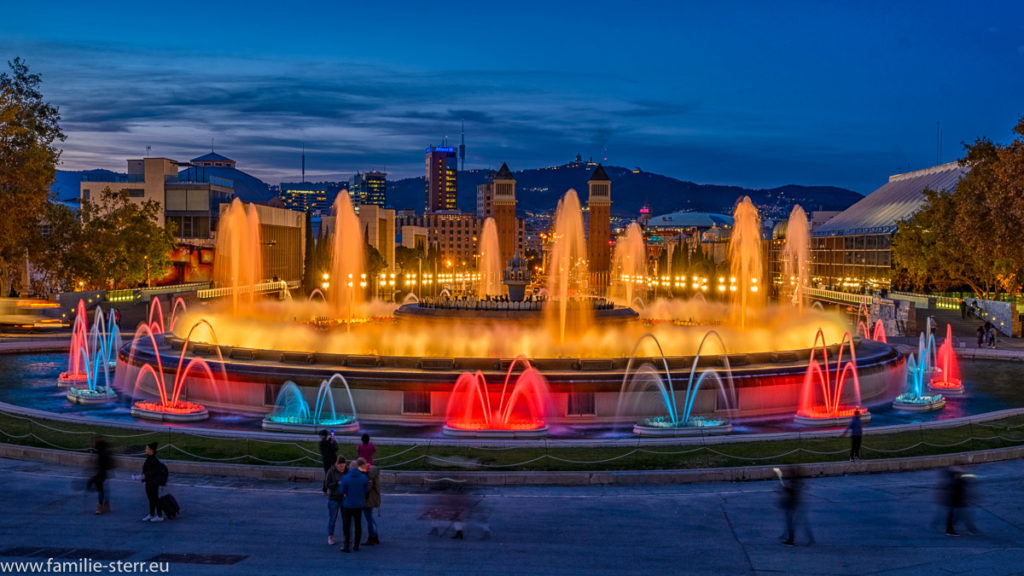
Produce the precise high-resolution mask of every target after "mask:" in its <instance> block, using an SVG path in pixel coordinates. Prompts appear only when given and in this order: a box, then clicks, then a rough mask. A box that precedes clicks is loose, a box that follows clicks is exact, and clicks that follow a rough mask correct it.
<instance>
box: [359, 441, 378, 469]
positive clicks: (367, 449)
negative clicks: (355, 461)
mask: <svg viewBox="0 0 1024 576" xmlns="http://www.w3.org/2000/svg"><path fill="white" fill-rule="evenodd" d="M360 440H361V441H362V444H360V445H359V447H358V448H356V454H357V455H358V456H359V457H360V458H362V459H363V460H366V463H367V464H373V453H374V452H376V451H377V447H376V446H374V445H373V443H372V442H370V435H369V434H363V437H362V438H361V439H360Z"/></svg>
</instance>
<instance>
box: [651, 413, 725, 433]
mask: <svg viewBox="0 0 1024 576" xmlns="http://www.w3.org/2000/svg"><path fill="white" fill-rule="evenodd" d="M730 432H732V424H731V423H730V422H729V421H728V420H725V419H720V418H704V417H701V416H695V417H692V418H690V419H688V420H686V421H685V422H673V421H671V420H669V419H668V418H664V417H660V416H659V417H657V418H647V419H645V420H643V421H641V422H638V423H636V424H635V425H634V426H633V434H636V435H637V436H648V437H655V438H668V437H685V436H714V435H720V434H729V433H730Z"/></svg>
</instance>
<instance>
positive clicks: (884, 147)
mask: <svg viewBox="0 0 1024 576" xmlns="http://www.w3.org/2000/svg"><path fill="white" fill-rule="evenodd" d="M270 6H272V5H270V4H261V3H255V4H245V5H242V4H233V3H220V4H217V5H213V6H208V7H204V9H203V11H202V13H196V12H195V11H194V10H187V9H186V10H182V11H180V12H175V13H171V14H167V13H166V12H165V11H164V10H163V9H159V8H157V7H151V6H145V5H135V4H128V3H123V4H116V5H115V7H114V8H113V9H111V10H107V11H104V12H103V13H99V12H97V11H93V10H91V9H89V8H88V7H86V6H80V5H76V4H73V3H65V2H57V3H55V9H54V10H53V11H51V13H50V14H51V15H48V16H45V17H44V16H42V15H40V14H38V13H36V12H37V11H34V10H33V9H32V8H31V7H28V6H24V5H12V6H9V7H6V11H7V13H8V14H9V16H10V17H9V18H5V19H4V20H3V22H0V38H2V39H0V51H2V52H3V53H4V54H5V55H6V59H12V58H14V57H15V56H21V57H23V58H24V59H25V60H26V61H27V62H28V64H29V65H30V66H31V67H32V71H33V72H37V73H40V74H42V75H43V80H44V84H43V89H44V92H45V96H46V98H47V99H48V100H49V101H50V102H52V103H54V104H55V105H57V106H59V107H60V108H61V112H62V115H63V126H64V128H65V132H66V133H67V134H68V139H67V141H66V142H65V143H64V156H63V164H62V166H61V168H62V169H67V170H78V169H89V168H107V169H114V170H121V169H122V167H123V165H124V160H125V159H126V158H137V157H141V156H144V155H145V152H146V147H147V146H150V147H151V148H150V150H151V154H152V155H154V156H166V157H171V158H175V159H178V160H185V159H187V158H191V157H193V156H195V155H198V154H201V153H202V152H204V151H206V150H207V149H208V148H209V147H211V141H212V142H213V143H214V144H213V146H212V147H213V148H214V149H216V150H218V151H219V152H222V153H224V154H225V155H227V156H229V157H231V158H233V159H235V160H238V161H239V162H240V166H242V167H243V169H244V170H246V171H247V172H250V173H252V174H254V175H256V176H258V177H260V178H262V179H264V180H265V181H267V182H268V183H271V184H276V183H278V182H280V181H282V180H285V181H288V180H295V178H296V176H298V173H299V166H300V158H301V154H302V148H303V146H304V147H305V154H306V162H307V179H318V178H324V177H330V176H333V175H337V174H345V173H351V172H354V171H357V170H372V169H380V170H386V171H387V172H388V173H389V176H390V177H391V178H394V179H400V178H403V177H410V176H421V175H422V173H423V167H422V163H423V160H422V158H423V157H422V151H423V149H424V148H425V147H427V146H429V145H440V144H442V141H443V139H444V137H446V136H447V137H448V139H449V140H448V143H449V145H457V144H458V140H459V132H460V129H461V125H462V123H463V122H464V123H465V127H466V128H465V129H466V138H467V159H466V167H467V168H470V169H474V168H476V169H488V168H490V169H497V168H498V167H499V166H500V165H501V163H502V162H508V163H509V164H510V165H512V166H514V167H515V168H516V169H519V168H532V167H541V166H549V165H558V164H563V163H565V162H567V161H569V160H570V159H571V158H573V157H574V156H575V155H576V154H577V153H580V154H582V155H583V157H584V158H590V157H593V158H594V159H595V160H598V161H604V162H607V163H609V164H615V165H621V166H626V167H633V166H639V167H641V168H643V169H644V170H647V171H651V172H657V173H661V174H665V175H668V176H672V177H675V178H679V179H682V180H690V181H694V182H700V183H715V184H737V185H741V186H750V187H764V188H767V187H773V186H778V185H784V184H789V183H797V184H805V185H835V186H841V187H845V188H849V189H852V190H856V191H858V192H860V193H867V192H870V191H871V190H873V189H874V188H875V187H877V186H878V184H879V183H880V182H882V181H884V179H885V178H886V177H887V176H888V175H890V174H894V173H899V172H906V171H910V170H916V169H920V168H924V167H927V166H930V165H933V164H935V163H936V160H937V159H939V160H940V161H942V162H949V161H952V160H954V159H956V158H958V157H959V156H960V154H961V150H962V148H961V143H962V142H967V143H969V142H972V141H974V139H976V138H978V137H988V138H991V139H992V140H995V141H997V142H1002V141H1006V140H1008V139H1009V138H1010V133H1009V131H1008V130H1007V128H1006V127H1007V126H1012V125H1013V123H1014V122H1015V120H1016V119H1017V118H1018V117H1019V116H1020V114H1021V110H1020V107H1019V105H1018V103H1017V102H1016V101H1015V99H1014V95H1016V94H1019V93H1021V89H1022V88H1024V75H1022V74H1020V72H1021V68H1022V67H1024V28H1022V27H1021V26H1020V25H1017V24H1013V25H1006V24H1004V23H1006V22H1017V21H1020V20H1021V19H1020V18H1019V17H1016V16H1021V15H1024V10H1022V8H1021V7H1019V6H1016V5H1013V4H1010V3H1001V2H988V3H982V4H980V5H979V6H977V7H976V8H974V9H972V10H971V11H962V10H958V9H957V5H956V4H955V3H927V4H925V3H906V4H901V5H899V6H889V5H886V4H883V3H867V4H859V5H857V6H843V5H838V6H836V5H833V6H821V5H818V4H815V3H796V4H791V5H788V6H787V7H786V8H784V9H778V8H775V7H763V6H759V5H756V4H746V3H736V4H730V5H726V6H715V7H708V6H701V7H686V6H675V5H662V4H660V3H644V4H640V5H637V6H636V7H635V9H633V10H631V11H623V10H621V9H620V8H621V6H620V5H618V4H614V3H596V4H592V5H589V6H588V9H587V10H581V9H579V8H575V7H573V6H548V5H541V4H529V3H527V4H521V5H517V7H516V9H515V10H502V9H501V8H499V7H491V6H476V5H472V4H467V5H460V4H452V5H451V6H450V7H449V9H446V10H443V11H436V10H430V9H429V8H428V7H424V6H420V5H418V4H415V3H407V4H405V3H403V4H401V5H399V6H398V7H396V9H395V10H389V12H388V14H387V15H386V19H383V18H384V16H385V15H383V14H380V13H377V12H374V10H373V9H372V7H368V6H344V7H337V6H332V5H326V4H325V5H316V6H314V7H310V8H308V9H307V10H306V11H304V12H301V13H300V12H298V11H296V13H281V11H279V10H271V9H270ZM247 7H248V8H247ZM951 13H956V14H957V23H956V26H955V27H953V26H950V24H949V23H948V21H949V14H951ZM360 22H362V23H366V24H367V25H360V24H359V23H360ZM369 23H373V24H374V25H368V24H369ZM438 30H442V31H443V33H441V34H440V35H439V34H437V31H438ZM438 38H441V40H440V41H439V40H437V39H438ZM940 121H941V123H942V142H943V146H942V149H941V151H937V149H936V147H937V146H936V145H937V141H938V130H937V125H936V123H937V122H940Z"/></svg>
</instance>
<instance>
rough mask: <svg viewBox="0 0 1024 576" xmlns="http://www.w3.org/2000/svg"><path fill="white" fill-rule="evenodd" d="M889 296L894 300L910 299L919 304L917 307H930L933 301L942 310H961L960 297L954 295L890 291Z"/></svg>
mask: <svg viewBox="0 0 1024 576" xmlns="http://www.w3.org/2000/svg"><path fill="white" fill-rule="evenodd" d="M889 298H892V299H893V300H908V301H910V302H913V303H914V304H916V305H918V306H917V307H919V308H920V307H923V308H929V307H930V306H931V304H932V301H934V303H935V307H936V308H938V309H940V310H959V309H960V300H961V299H960V298H954V297H952V296H929V295H928V294H916V293H914V292H898V291H893V292H889Z"/></svg>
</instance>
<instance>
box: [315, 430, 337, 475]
mask: <svg viewBox="0 0 1024 576" xmlns="http://www.w3.org/2000/svg"><path fill="white" fill-rule="evenodd" d="M319 448H320V463H321V465H323V467H324V473H326V472H327V471H328V470H330V469H331V467H332V466H334V463H335V462H337V461H338V441H337V440H335V439H334V431H333V430H332V431H331V432H330V434H328V433H327V430H321V431H320V444H319Z"/></svg>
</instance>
